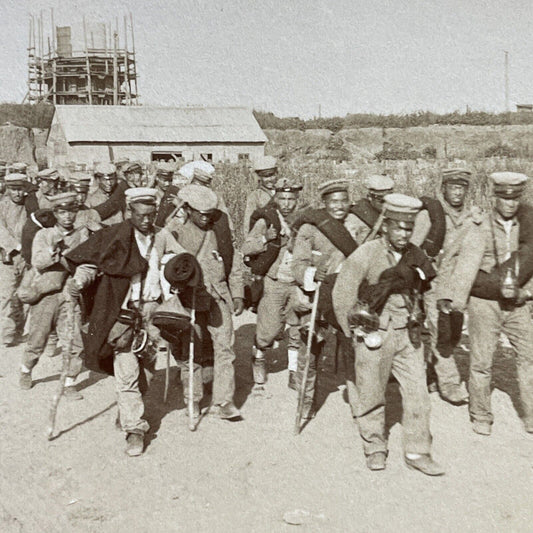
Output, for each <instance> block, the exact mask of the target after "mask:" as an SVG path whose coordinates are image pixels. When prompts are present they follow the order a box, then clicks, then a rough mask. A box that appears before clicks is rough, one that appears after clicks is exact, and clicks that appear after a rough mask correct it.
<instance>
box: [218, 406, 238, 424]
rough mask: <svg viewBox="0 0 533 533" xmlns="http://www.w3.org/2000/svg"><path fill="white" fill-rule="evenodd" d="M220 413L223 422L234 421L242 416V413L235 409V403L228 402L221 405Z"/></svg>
mask: <svg viewBox="0 0 533 533" xmlns="http://www.w3.org/2000/svg"><path fill="white" fill-rule="evenodd" d="M218 413H219V416H220V418H222V419H223V420H233V419H235V418H240V416H241V412H240V411H239V410H238V409H237V408H236V407H235V404H234V403H233V402H226V403H223V404H222V405H219V408H218Z"/></svg>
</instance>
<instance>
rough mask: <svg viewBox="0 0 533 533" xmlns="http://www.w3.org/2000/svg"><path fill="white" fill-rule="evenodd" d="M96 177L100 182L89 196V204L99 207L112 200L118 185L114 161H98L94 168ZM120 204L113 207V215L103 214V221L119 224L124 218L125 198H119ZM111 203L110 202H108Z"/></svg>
mask: <svg viewBox="0 0 533 533" xmlns="http://www.w3.org/2000/svg"><path fill="white" fill-rule="evenodd" d="M94 178H95V180H96V182H97V183H98V189H96V190H95V191H94V192H93V193H92V194H89V196H88V198H87V206H88V207H92V208H99V207H100V206H102V205H103V204H105V203H106V202H108V201H110V200H111V198H112V195H113V193H114V192H115V189H116V188H117V185H118V177H117V169H116V167H115V165H114V164H113V163H98V164H97V165H96V166H95V168H94ZM117 201H120V205H117V208H116V209H113V211H114V212H113V214H112V215H111V216H102V222H103V223H105V224H106V225H108V226H110V225H112V224H118V223H119V222H122V221H123V220H124V213H123V211H124V208H125V206H124V204H123V198H119V199H117ZM108 203H109V202H108Z"/></svg>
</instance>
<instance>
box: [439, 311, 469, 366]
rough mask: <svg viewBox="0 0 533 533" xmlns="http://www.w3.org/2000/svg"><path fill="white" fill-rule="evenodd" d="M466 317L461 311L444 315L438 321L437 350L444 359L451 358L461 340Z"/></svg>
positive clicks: (440, 315) (440, 312)
mask: <svg viewBox="0 0 533 533" xmlns="http://www.w3.org/2000/svg"><path fill="white" fill-rule="evenodd" d="M463 321H464V315H463V313H461V312H459V311H451V312H450V313H443V312H442V311H439V318H438V319H437V350H438V352H439V353H440V355H442V356H443V357H450V356H451V355H452V354H453V350H454V348H455V347H456V346H457V345H458V344H459V341H460V340H461V334H462V331H463Z"/></svg>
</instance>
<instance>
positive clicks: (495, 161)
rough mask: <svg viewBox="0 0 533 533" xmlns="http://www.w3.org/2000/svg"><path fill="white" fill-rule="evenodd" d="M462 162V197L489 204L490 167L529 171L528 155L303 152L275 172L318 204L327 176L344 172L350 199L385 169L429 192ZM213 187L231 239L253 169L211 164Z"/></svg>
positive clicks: (406, 186)
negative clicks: (434, 157) (465, 179)
mask: <svg viewBox="0 0 533 533" xmlns="http://www.w3.org/2000/svg"><path fill="white" fill-rule="evenodd" d="M457 165H461V166H462V165H464V166H466V167H468V168H469V169H471V170H472V172H473V173H474V178H473V185H472V187H470V190H469V194H468V200H467V201H468V202H470V203H472V204H476V205H480V206H483V207H487V206H488V204H489V196H488V195H489V191H490V189H489V183H488V182H489V180H488V176H489V175H490V174H491V173H492V172H497V171H502V170H509V171H513V172H523V173H525V174H527V175H528V176H532V177H533V161H532V160H529V159H519V158H483V159H473V160H464V161H442V160H439V161H424V160H418V161H383V162H378V161H368V162H365V163H358V164H357V165H354V164H351V163H343V164H335V163H334V162H331V161H315V160H310V159H306V158H301V157H299V158H294V159H289V160H286V161H284V162H282V164H281V165H280V175H281V176H287V177H289V178H292V179H294V180H298V181H299V182H300V183H302V184H303V186H304V187H303V191H302V194H301V204H302V205H314V206H318V205H320V200H319V198H318V195H317V192H316V191H317V187H318V185H319V184H320V183H322V182H324V181H326V180H329V179H333V178H347V179H349V180H350V183H351V196H352V199H353V200H356V199H358V198H360V197H361V196H362V195H364V194H365V186H364V184H365V180H366V178H367V177H368V176H370V175H372V174H387V175H388V176H390V177H391V178H392V179H393V180H394V182H395V184H396V190H397V191H398V192H402V193H405V194H409V195H413V196H418V197H419V196H422V195H429V196H432V195H434V193H435V191H436V190H437V189H438V188H439V187H440V179H441V178H440V176H441V170H442V169H443V168H448V167H452V166H457ZM214 187H215V189H216V190H218V191H221V192H222V194H223V196H224V198H225V200H226V203H227V205H228V208H229V210H230V212H231V213H232V217H233V220H234V224H235V227H236V230H237V239H238V241H239V242H240V241H241V239H242V219H243V213H244V206H245V205H246V197H247V195H248V194H249V193H250V192H251V191H252V190H254V188H255V187H256V183H255V179H254V177H253V173H252V172H251V171H250V169H249V168H246V167H244V166H236V165H228V164H225V165H220V166H218V167H217V175H216V181H215V183H214ZM525 199H526V201H528V202H530V203H533V185H532V184H529V186H528V188H527V190H526V193H525Z"/></svg>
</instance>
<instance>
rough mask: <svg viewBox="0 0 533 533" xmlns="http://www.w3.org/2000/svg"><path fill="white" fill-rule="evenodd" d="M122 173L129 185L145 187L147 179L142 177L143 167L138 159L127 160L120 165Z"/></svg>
mask: <svg viewBox="0 0 533 533" xmlns="http://www.w3.org/2000/svg"><path fill="white" fill-rule="evenodd" d="M122 175H123V176H124V179H125V180H126V183H127V184H128V185H129V186H130V187H146V186H147V184H148V180H147V179H146V178H145V177H144V173H143V167H142V165H141V164H140V163H139V162H138V161H131V162H127V163H125V164H124V165H123V166H122Z"/></svg>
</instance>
